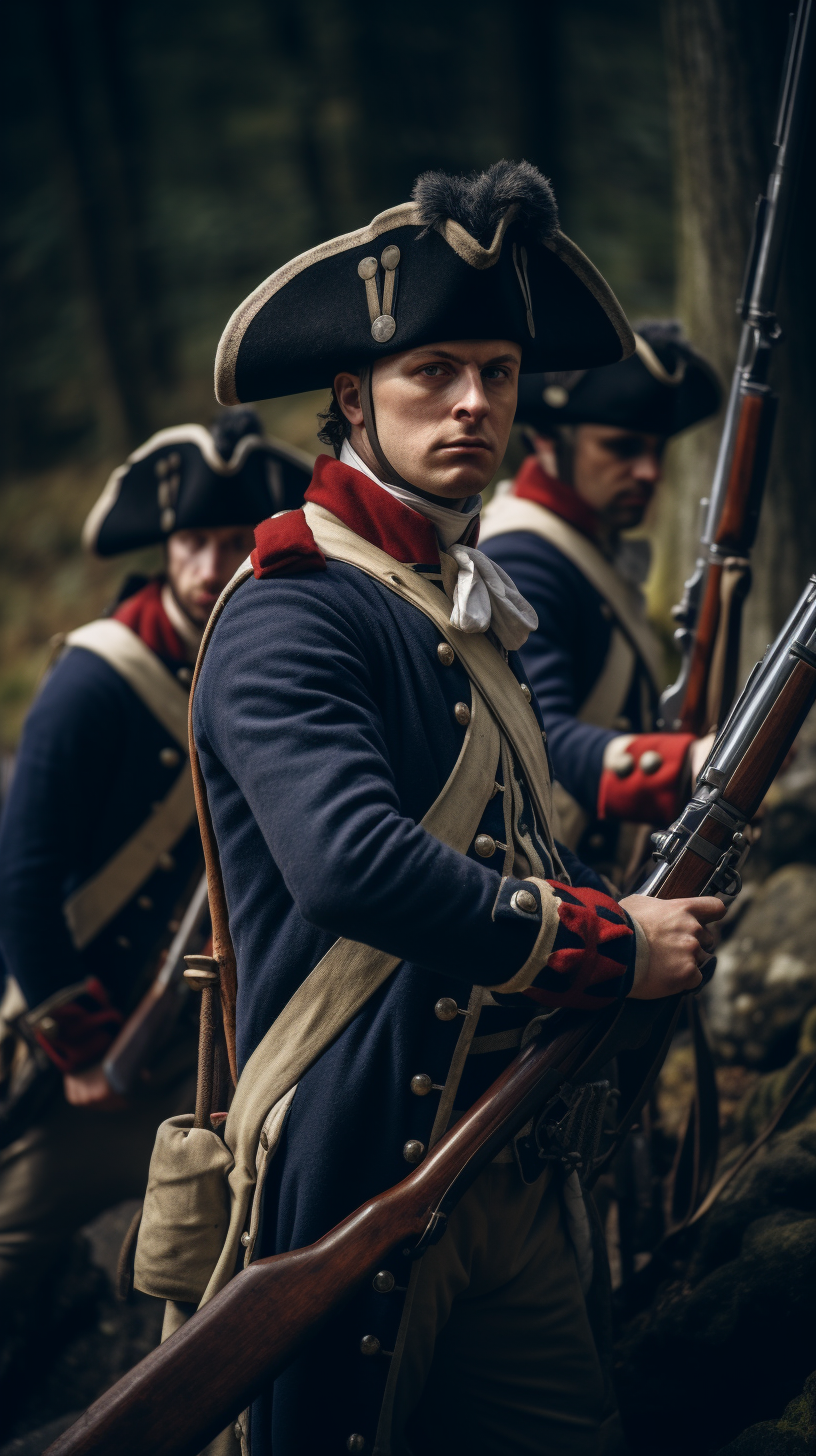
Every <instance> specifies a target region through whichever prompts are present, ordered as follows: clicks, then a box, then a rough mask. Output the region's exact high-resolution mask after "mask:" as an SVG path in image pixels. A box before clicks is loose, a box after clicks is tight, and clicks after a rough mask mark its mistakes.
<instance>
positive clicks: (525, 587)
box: [482, 459, 691, 852]
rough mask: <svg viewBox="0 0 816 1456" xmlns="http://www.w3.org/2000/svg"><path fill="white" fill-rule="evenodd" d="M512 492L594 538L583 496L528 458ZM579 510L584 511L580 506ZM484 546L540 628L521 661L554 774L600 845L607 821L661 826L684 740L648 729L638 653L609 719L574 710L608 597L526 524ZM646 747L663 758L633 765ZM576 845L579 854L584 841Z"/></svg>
mask: <svg viewBox="0 0 816 1456" xmlns="http://www.w3.org/2000/svg"><path fill="white" fill-rule="evenodd" d="M519 485H520V487H521V488H520V489H519ZM516 489H517V490H518V493H519V494H520V495H522V496H524V497H527V498H530V499H532V500H537V501H539V502H540V504H542V505H544V506H546V508H547V509H548V510H550V511H553V512H555V514H556V515H564V517H565V518H566V519H567V520H568V521H569V522H570V523H571V524H574V525H576V527H577V529H579V530H580V529H583V530H585V533H586V534H587V535H591V530H590V528H589V525H588V522H586V521H582V520H581V519H580V517H579V519H578V520H576V519H575V515H576V512H577V511H580V508H581V505H582V503H581V502H580V501H577V499H576V497H575V496H574V492H572V491H571V490H570V489H569V487H567V486H565V485H563V484H562V483H561V482H560V481H553V480H551V479H550V478H549V477H545V476H544V473H543V471H542V470H541V468H540V466H539V465H538V464H537V462H536V461H535V460H534V459H530V460H529V461H528V462H526V465H525V466H524V467H522V471H521V472H520V473H519V477H518V479H517V482H516ZM584 513H585V515H586V517H588V518H591V516H592V512H590V511H589V509H588V508H587V507H584ZM482 549H483V550H484V552H485V555H486V556H489V557H490V558H491V560H492V561H495V562H496V563H497V565H499V566H501V567H502V568H503V569H504V570H505V571H506V572H507V574H508V575H509V576H510V577H511V578H512V580H513V581H514V582H515V584H516V586H517V587H518V589H519V591H520V592H521V593H522V595H523V596H525V597H526V598H527V600H528V601H529V602H530V603H531V605H532V606H533V607H534V608H535V611H536V613H537V616H538V627H537V628H536V630H535V631H534V632H531V633H530V636H529V637H528V639H527V641H526V643H525V644H524V646H523V647H522V649H521V659H522V662H523V663H524V668H525V671H526V672H527V674H528V676H529V679H530V683H531V685H532V687H533V690H534V692H535V695H536V698H537V700H538V703H539V706H540V708H541V713H542V718H543V721H544V725H545V727H546V730H547V741H548V745H549V750H550V755H551V758H552V763H553V770H554V773H555V777H556V778H557V779H558V780H559V782H560V783H561V784H563V786H564V788H565V789H566V790H567V792H568V793H569V794H571V795H572V797H573V798H574V799H576V800H577V802H578V803H579V804H580V805H581V807H582V808H583V809H584V810H585V811H586V812H587V814H588V815H589V816H590V819H591V821H595V822H594V823H592V825H591V830H592V832H593V833H594V834H595V835H596V836H598V835H599V833H600V837H604V836H605V837H606V838H608V839H609V844H607V845H606V846H605V848H606V849H613V848H614V846H613V841H614V837H615V835H616V833H617V826H616V824H615V823H614V822H610V819H611V821H614V820H615V819H617V820H619V819H631V820H635V821H639V822H647V823H653V824H663V823H668V821H669V819H670V818H671V817H672V816H673V814H674V813H676V812H677V808H678V803H677V793H678V791H679V789H680V787H681V785H682V783H683V781H684V772H685V760H686V753H687V750H688V746H689V743H690V742H691V737H690V735H688V734H677V733H654V732H652V731H651V729H652V725H653V723H654V720H655V717H656V713H657V707H658V702H657V692H656V688H655V684H654V681H653V678H652V676H651V673H650V672H649V670H648V668H647V666H646V664H645V663H644V662H643V660H642V658H641V657H640V656H636V661H635V665H634V670H633V673H632V680H631V684H630V686H629V691H628V694H627V695H626V698H625V700H624V702H623V705H622V707H621V711H620V716H619V717H618V719H617V720H616V721H615V722H614V723H609V724H607V725H606V726H598V725H596V724H590V723H584V722H582V721H581V720H580V718H579V717H578V714H579V712H580V709H581V706H582V704H583V703H584V702H585V701H586V699H587V698H588V697H589V695H590V693H591V692H592V689H593V688H594V686H595V684H596V683H597V681H598V679H599V677H600V675H601V672H602V671H603V668H604V664H605V662H606V658H607V654H608V652H609V646H610V641H611V637H612V631H613V629H614V627H615V625H616V623H615V617H614V614H613V612H612V610H611V608H610V607H609V604H608V603H607V602H606V600H605V599H604V597H603V596H602V595H601V593H600V592H599V591H598V590H597V588H596V587H595V586H594V585H593V584H592V582H590V581H589V580H587V578H586V576H584V574H583V572H582V571H581V570H580V568H579V567H578V566H576V565H575V563H574V562H572V561H570V560H569V559H568V557H566V556H565V555H564V554H563V552H561V551H559V549H558V547H557V546H555V545H554V544H552V543H551V542H550V541H546V540H544V539H543V538H542V537H541V536H538V535H535V534H534V533H533V532H532V531H507V532H506V533H504V534H502V535H496V536H491V537H490V538H489V539H488V540H486V541H485V542H484V543H483V546H482ZM624 733H625V734H634V735H635V741H634V743H633V744H632V745H630V750H629V751H630V752H631V754H632V756H633V758H634V761H635V769H634V771H633V772H632V773H631V774H629V775H627V776H626V777H625V778H623V779H620V778H616V777H615V776H613V775H612V774H611V773H610V772H609V771H608V770H607V771H604V767H603V757H604V751H605V749H606V747H607V745H608V744H609V743H610V742H611V740H612V739H613V738H618V737H620V735H621V734H624ZM648 749H651V750H652V751H656V752H658V753H659V754H660V757H661V759H662V761H663V764H662V767H661V769H660V771H659V772H658V773H657V774H644V773H642V772H640V770H639V760H640V756H641V754H642V753H643V752H645V751H646V750H648ZM598 814H600V815H601V817H602V818H604V817H606V818H607V823H606V825H605V826H604V825H603V824H598V822H597V820H596V819H595V816H596V815H598ZM581 848H582V852H583V849H584V848H585V846H584V844H583V843H582V846H581ZM598 848H600V846H598Z"/></svg>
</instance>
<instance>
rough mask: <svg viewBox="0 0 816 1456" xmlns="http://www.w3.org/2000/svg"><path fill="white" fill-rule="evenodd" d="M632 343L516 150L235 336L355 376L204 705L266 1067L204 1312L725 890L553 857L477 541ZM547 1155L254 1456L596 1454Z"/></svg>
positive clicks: (297, 284) (446, 184) (328, 1217)
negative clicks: (551, 406)
mask: <svg viewBox="0 0 816 1456" xmlns="http://www.w3.org/2000/svg"><path fill="white" fill-rule="evenodd" d="M632 348H633V340H632V335H631V331H630V329H629V326H628V324H627V322H626V319H625V318H624V316H623V314H622V313H621V310H620V308H619V306H618V304H617V302H616V300H615V298H614V296H613V295H612V293H611V291H610V290H609V288H608V287H607V285H606V283H605V282H604V280H603V279H602V278H601V277H600V275H599V274H598V272H597V271H596V269H595V268H593V266H592V265H591V264H590V263H589V261H588V260H587V259H586V258H585V257H584V256H583V255H582V254H581V253H580V251H579V250H578V249H577V248H576V247H575V246H574V245H573V244H572V243H571V242H570V241H569V240H568V239H567V238H565V237H564V235H563V234H562V233H561V232H560V230H559V227H558V220H557V214H556V209H555V203H554V199H553V197H552V193H551V190H550V187H549V184H548V183H547V182H546V181H545V179H544V178H543V177H542V176H541V175H540V174H539V173H538V172H536V171H535V169H534V168H532V167H531V166H529V165H528V164H526V163H522V164H520V165H514V164H511V163H508V162H501V163H497V164H496V165H495V166H494V167H492V168H491V169H490V170H489V171H488V172H486V173H484V174H482V175H480V176H475V177H470V178H465V177H445V176H442V175H440V174H429V175H426V176H425V177H422V178H420V179H419V181H418V183H417V184H416V187H415V190H414V195H413V200H412V201H410V202H407V203H404V204H402V205H400V206H398V207H395V208H392V209H390V210H389V211H387V212H384V213H381V214H379V216H377V217H376V218H375V219H374V220H373V222H371V223H370V224H369V225H368V226H367V227H364V228H361V229H360V230H359V231H358V232H353V233H349V234H347V235H346V236H344V237H340V238H335V239H333V240H331V241H330V242H327V243H324V244H322V245H321V246H319V247H316V248H314V249H312V250H311V251H310V252H308V253H305V254H303V255H301V256H300V257H298V258H296V259H294V260H293V261H292V262H291V263H289V264H287V265H286V266H285V267H283V268H281V269H280V270H279V271H278V272H277V273H275V274H273V275H272V276H271V278H269V279H268V280H267V281H266V282H265V283H263V284H261V286H260V287H259V288H258V289H257V290H256V291H255V293H253V294H252V295H251V296H250V297H249V298H248V299H247V300H246V302H245V303H244V304H242V306H241V307H240V308H239V309H238V310H237V312H236V313H235V315H234V316H233V318H232V320H231V321H230V323H229V325H228V326H227V329H226V331H225V334H224V336H223V339H222V341H221V346H220V349H219V354H218V360H217V366H216V383H217V391H218V395H219V398H220V399H221V400H222V401H223V402H225V403H231V404H234V403H236V402H237V401H240V400H251V399H255V398H258V397H259V396H262V395H274V394H282V393H286V392H289V391H292V390H303V389H311V388H318V387H321V386H332V387H333V396H332V403H331V405H330V407H329V411H328V417H327V419H326V422H325V433H326V436H327V438H328V441H329V442H330V443H331V444H332V445H333V447H334V457H335V458H332V457H329V456H325V455H323V456H320V457H319V459H318V461H317V464H316V467H315V473H314V476H313V479H312V483H311V485H310V486H309V489H308V491H307V493H306V504H305V507H304V509H303V510H297V511H293V512H290V513H289V514H287V515H284V516H279V517H278V518H277V519H274V520H271V521H269V522H266V523H263V524H262V525H261V526H259V527H258V529H257V531H256V541H257V545H256V548H255V550H254V552H253V553H252V570H251V571H247V572H246V573H245V574H244V575H243V580H242V579H241V575H239V577H238V578H236V584H235V589H234V590H233V591H232V594H231V595H229V596H228V599H227V600H226V602H225V604H224V605H223V606H222V608H221V609H220V615H218V618H217V620H216V621H215V622H214V624H213V623H211V627H210V629H209V634H210V635H209V637H208V645H207V646H206V651H205V652H204V654H203V656H202V657H200V658H199V668H198V673H199V676H198V680H197V685H196V687H195V688H194V701H193V729H194V737H195V744H196V748H197V755H198V762H199V763H200V768H201V771H202V774H203V781H204V784H205V787H206V797H207V801H208V805H209V814H210V815H211V818H212V824H213V826H214V830H215V837H216V840H217V848H218V854H219V858H220V866H221V871H222V873H223V884H224V889H225V898H226V905H227V906H228V908H229V934H230V936H231V941H232V944H233V946H234V951H235V954H236V957H237V967H238V1003H237V1065H238V1070H239V1071H240V1073H241V1075H240V1079H239V1082H238V1087H237V1091H236V1094H235V1100H234V1102H233V1105H232V1108H231V1110H230V1114H229V1117H228V1119H227V1122H226V1131H225V1139H226V1144H227V1148H228V1149H229V1155H230V1166H231V1167H232V1171H231V1173H230V1186H231V1190H232V1200H231V1209H232V1211H231V1215H230V1228H229V1233H228V1235H227V1237H226V1242H225V1243H224V1246H223V1249H222V1252H221V1255H220V1257H219V1259H218V1262H217V1265H216V1268H215V1270H214V1273H213V1274H212V1277H211V1278H210V1281H209V1284H208V1286H207V1289H206V1292H205V1297H206V1298H209V1297H211V1296H212V1295H213V1293H214V1292H215V1291H216V1290H217V1289H218V1288H220V1287H222V1286H223V1284H224V1283H225V1282H226V1281H228V1280H229V1278H230V1277H231V1275H232V1273H233V1271H234V1269H235V1267H236V1256H242V1258H243V1260H245V1261H246V1262H249V1261H251V1260H253V1259H256V1258H258V1257H259V1256H262V1255H265V1254H269V1253H273V1252H277V1251H281V1250H284V1249H290V1248H297V1247H299V1246H302V1245H304V1244H308V1243H311V1242H312V1241H313V1240H314V1239H316V1238H318V1237H319V1236H321V1235H322V1234H324V1233H325V1232H326V1231H327V1230H328V1229H329V1228H331V1227H332V1226H333V1225H334V1224H336V1223H337V1222H338V1221H339V1220H340V1219H342V1218H343V1217H344V1216H345V1215H346V1214H348V1213H349V1212H350V1211H351V1210H353V1209H354V1208H355V1207H356V1206H357V1205H359V1204H361V1203H362V1202H363V1201H364V1200H365V1199H366V1198H368V1197H369V1196H371V1195H373V1194H375V1193H378V1192H380V1191H381V1190H383V1189H385V1188H387V1187H389V1186H390V1185H391V1184H393V1183H395V1182H397V1181H398V1180H400V1179H401V1178H402V1177H404V1176H405V1174H406V1173H408V1172H409V1171H410V1170H411V1169H412V1168H413V1167H414V1166H415V1165H417V1164H418V1163H421V1161H422V1159H423V1158H424V1157H425V1155H426V1152H427V1150H428V1148H429V1147H431V1146H432V1145H433V1143H434V1142H435V1141H436V1140H437V1139H438V1138H439V1137H440V1136H441V1135H442V1133H443V1132H444V1131H445V1129H446V1128H447V1127H448V1126H449V1124H450V1123H451V1121H455V1119H456V1117H457V1115H458V1113H459V1112H460V1111H461V1110H462V1109H466V1108H468V1107H469V1106H471V1104H472V1103H473V1101H474V1099H476V1098H477V1097H478V1096H479V1095H480V1094H481V1093H482V1092H483V1091H484V1090H485V1088H487V1087H488V1086H489V1084H490V1083H491V1082H492V1081H493V1080H494V1079H495V1077H496V1076H497V1075H498V1074H499V1073H500V1072H501V1070H502V1068H503V1067H504V1066H506V1065H507V1063H508V1061H509V1060H510V1059H511V1058H512V1057H513V1056H514V1055H515V1054H516V1050H517V1048H518V1046H519V1044H520V1041H521V1037H522V1034H523V1031H524V1028H525V1026H526V1024H527V1023H528V1022H529V1021H530V1019H531V1018H532V1017H533V1016H535V1015H536V1014H538V1013H541V1012H542V1011H543V1010H545V1009H547V1008H552V1007H559V1006H581V1007H586V1008H592V1009H594V1008H601V1007H604V1006H607V1005H609V1004H610V1003H611V1002H613V1001H614V1000H615V999H616V998H618V997H624V996H628V995H636V996H646V997H650V996H661V995H665V994H668V993H669V992H670V991H674V990H676V989H678V988H680V987H682V986H691V985H693V984H696V983H697V981H698V980H699V970H698V960H699V958H700V957H702V955H703V947H705V946H707V945H709V944H710V939H711V938H710V932H709V931H708V930H707V929H706V928H705V924H704V922H705V921H707V920H708V919H709V918H714V917H716V916H718V915H719V913H720V910H721V907H720V906H719V903H718V902H715V901H711V900H701V901H697V902H687V901H674V902H672V901H668V902H666V901H663V902H659V901H648V902H641V901H639V900H638V899H637V897H633V898H631V899H629V900H628V901H623V902H621V904H618V903H617V902H616V901H615V900H614V899H612V898H611V897H610V896H609V895H607V894H605V893H603V890H602V887H601V886H600V883H599V881H598V880H597V879H596V878H595V877H594V876H593V875H592V874H591V872H589V871H587V870H585V869H584V867H583V866H581V865H580V863H579V862H578V861H577V860H576V859H575V858H574V857H573V856H570V855H569V854H568V853H567V852H566V851H563V852H562V851H560V850H559V848H558V846H557V845H556V844H555V843H554V841H553V838H552V833H551V828H550V820H549V806H550V782H549V774H548V766H547V756H546V749H545V743H544V738H543V736H542V729H541V720H540V716H539V714H538V709H537V706H536V704H535V700H534V698H533V695H532V693H531V690H530V686H529V684H528V682H527V678H526V676H525V673H524V670H523V668H522V665H521V661H520V658H519V656H518V649H519V647H521V646H522V645H523V643H524V642H525V640H526V638H527V636H528V634H529V632H530V630H531V629H532V628H533V627H534V625H535V616H534V613H533V612H532V611H531V609H530V606H529V604H528V603H527V602H526V601H525V600H524V598H523V597H522V596H521V595H520V594H519V593H518V591H516V589H515V588H514V586H513V583H512V582H511V581H510V579H509V578H508V577H507V575H506V574H505V573H503V572H502V571H500V570H498V569H497V568H496V567H494V566H493V565H492V563H490V562H489V561H488V560H487V559H486V557H484V556H483V555H482V553H481V552H479V551H478V549H477V547H476V540H477V532H478V520H479V511H480V504H481V492H482V491H483V490H484V488H485V487H486V485H487V484H488V482H489V481H490V479H491V478H492V476H493V474H494V472H495V470H496V468H497V466H498V464H499V462H500V460H501V458H502V455H503V452H504V450H505V446H506V443H507V439H508V436H509V433H510V428H511V425H512V421H513V416H514V413H515V408H516V391H517V382H518V375H519V371H520V370H538V371H541V370H543V369H557V368H559V369H560V368H564V369H573V368H575V369H578V368H583V367H586V366H595V365H601V364H608V363H613V362H614V361H616V360H620V359H622V358H624V357H626V356H627V355H628V354H630V353H631V350H632ZM216 879H217V873H216V866H215V863H214V864H213V883H215V882H216ZM692 907H693V908H692ZM222 959H223V960H224V961H225V963H226V959H227V958H226V957H225V956H221V955H219V960H222ZM171 1133H172V1128H170V1129H168V1131H167V1137H168V1138H169V1137H170V1135H171ZM168 1146H169V1144H168ZM158 1149H159V1144H157V1158H158ZM522 1165H523V1166H522ZM542 1167H543V1164H542V1163H541V1162H538V1163H537V1165H536V1167H534V1168H533V1167H531V1166H530V1165H529V1164H524V1160H523V1158H522V1157H521V1156H520V1155H517V1153H516V1152H515V1151H514V1147H513V1146H509V1147H508V1148H506V1149H504V1150H503V1151H502V1153H500V1154H499V1156H498V1157H497V1159H496V1160H495V1162H494V1163H493V1164H492V1165H491V1166H490V1167H489V1168H488V1169H487V1170H486V1171H485V1172H484V1173H482V1174H481V1175H480V1177H479V1178H478V1179H477V1180H476V1182H475V1183H474V1185H473V1186H472V1188H471V1190H470V1191H469V1192H468V1193H467V1194H466V1195H465V1196H464V1198H463V1199H462V1201H461V1203H460V1204H459V1206H458V1208H457V1210H456V1211H455V1213H454V1214H453V1216H452V1218H451V1220H450V1223H449V1227H448V1231H447V1233H446V1234H445V1236H444V1237H443V1238H442V1240H441V1241H440V1242H439V1243H438V1244H436V1245H435V1246H434V1247H432V1248H431V1249H429V1250H428V1252H427V1253H426V1254H425V1256H424V1257H423V1258H422V1259H421V1260H420V1261H418V1262H416V1263H412V1262H411V1260H410V1257H408V1251H406V1250H404V1249H400V1248H397V1249H395V1250H394V1253H393V1255H392V1257H390V1258H389V1259H388V1261H387V1262H386V1263H385V1264H384V1266H383V1268H382V1269H381V1270H379V1271H378V1272H377V1273H376V1275H375V1277H374V1279H373V1282H372V1283H370V1284H369V1285H368V1286H367V1287H366V1288H365V1289H364V1290H363V1291H362V1292H361V1293H360V1294H359V1295H358V1296H356V1297H355V1298H354V1299H353V1300H352V1301H350V1302H349V1304H348V1305H347V1306H345V1307H344V1308H343V1310H342V1312H341V1313H340V1314H339V1315H338V1316H337V1317H336V1318H334V1319H333V1320H332V1321H331V1323H330V1324H329V1325H328V1326H327V1327H325V1328H324V1329H323V1330H322V1331H321V1332H320V1333H319V1334H318V1335H317V1337H316V1339H315V1341H314V1343H312V1344H311V1345H310V1347H309V1349H308V1352H307V1353H305V1354H304V1355H303V1356H302V1357H301V1358H300V1359H298V1360H296V1361H295V1363H294V1364H293V1365H291V1366H290V1367H289V1368H288V1370H287V1371H286V1372H285V1373H284V1374H283V1375H282V1376H281V1377H280V1378H279V1379H278V1380H277V1381H276V1382H275V1384H274V1386H273V1387H272V1388H270V1389H269V1390H268V1391H267V1392H266V1393H265V1394H264V1395H263V1396H262V1397H261V1398H259V1399H258V1400H257V1401H256V1403H255V1404H254V1406H253V1407H252V1410H251V1412H250V1413H249V1417H248V1420H249V1436H248V1439H249V1442H250V1445H251V1450H252V1453H253V1456H261V1453H267V1452H270V1451H274V1452H275V1453H276V1456H294V1453H304V1452H318V1451H319V1452H322V1453H326V1456H328V1453H331V1452H338V1453H341V1452H344V1451H346V1452H348V1451H351V1452H377V1453H386V1452H394V1453H404V1452H409V1451H414V1452H416V1453H420V1452H422V1453H423V1456H426V1453H437V1452H438V1453H442V1452H445V1453H451V1452H462V1453H464V1452H468V1453H488V1452H490V1453H511V1452H512V1453H522V1452H533V1451H536V1452H538V1451H542V1450H546V1451H548V1452H552V1453H556V1452H557V1453H577V1452H586V1453H589V1452H596V1451H598V1450H599V1449H600V1448H599V1442H600V1440H601V1430H602V1427H603V1426H604V1423H605V1422H606V1423H607V1430H608V1429H609V1425H610V1424H613V1423H614V1417H613V1415H612V1414H611V1412H612V1410H613V1405H614V1403H613V1402H612V1401H611V1399H610V1394H609V1388H608V1384H607V1382H606V1381H605V1377H604V1375H603V1371H602V1366H601V1363H600V1360H599V1357H598V1354H597V1352H596V1348H595V1345H594V1342H593V1338H592V1333H591V1330H590V1325H589V1320H588V1316H587V1308H586V1304H585V1299H584V1291H585V1290H586V1289H587V1288H588V1287H589V1282H590V1280H591V1273H592V1269H591V1266H592V1253H591V1237H590V1234H589V1225H588V1222H587V1217H586V1214H585V1211H584V1208H583V1204H582V1202H581V1198H580V1190H578V1191H577V1196H576V1199H575V1200H574V1202H573V1204H572V1207H573V1215H572V1217H571V1218H570V1219H569V1220H568V1219H567V1217H566V1215H565V1214H564V1212H563V1208H562V1203H561V1198H560V1190H561V1179H560V1177H559V1176H556V1175H552V1176H551V1175H550V1173H549V1172H541V1169H542ZM156 1171H157V1177H158V1168H157V1170H156ZM539 1175H540V1176H539ZM152 1181H153V1175H151V1182H152ZM573 1191H574V1184H573ZM216 1214H217V1217H218V1218H220V1217H221V1216H222V1215H221V1212H220V1209H217V1210H216ZM144 1227H145V1226H144V1225H143V1230H144ZM160 1236H161V1227H160V1222H158V1221H157V1222H156V1223H155V1224H154V1225H153V1226H152V1227H151V1228H150V1229H149V1230H148V1233H147V1234H144V1242H143V1241H142V1239H141V1238H140V1245H139V1251H138V1252H137V1261H136V1270H137V1283H140V1287H143V1288H145V1287H152V1288H153V1290H154V1292H159V1290H158V1287H157V1283H156V1282H153V1281H151V1277H150V1262H151V1249H152V1250H153V1251H155V1249H156V1248H157V1246H158V1243H159V1241H160ZM203 1237H204V1229H203V1225H202V1238H203ZM178 1282H179V1285H180V1282H181V1281H178ZM202 1292H204V1291H203V1290H202V1289H201V1287H199V1288H197V1289H196V1288H194V1287H193V1285H192V1284H191V1287H190V1289H189V1291H188V1292H187V1293H186V1294H184V1295H182V1294H178V1295H177V1296H176V1298H177V1299H178V1300H180V1301H182V1302H183V1301H191V1300H192V1299H194V1298H198V1297H200V1296H201V1294H202ZM241 1427H242V1431H243V1434H244V1439H245V1440H246V1439H247V1435H246V1432H247V1424H246V1421H242V1423H241ZM607 1449H611V1447H607Z"/></svg>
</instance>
